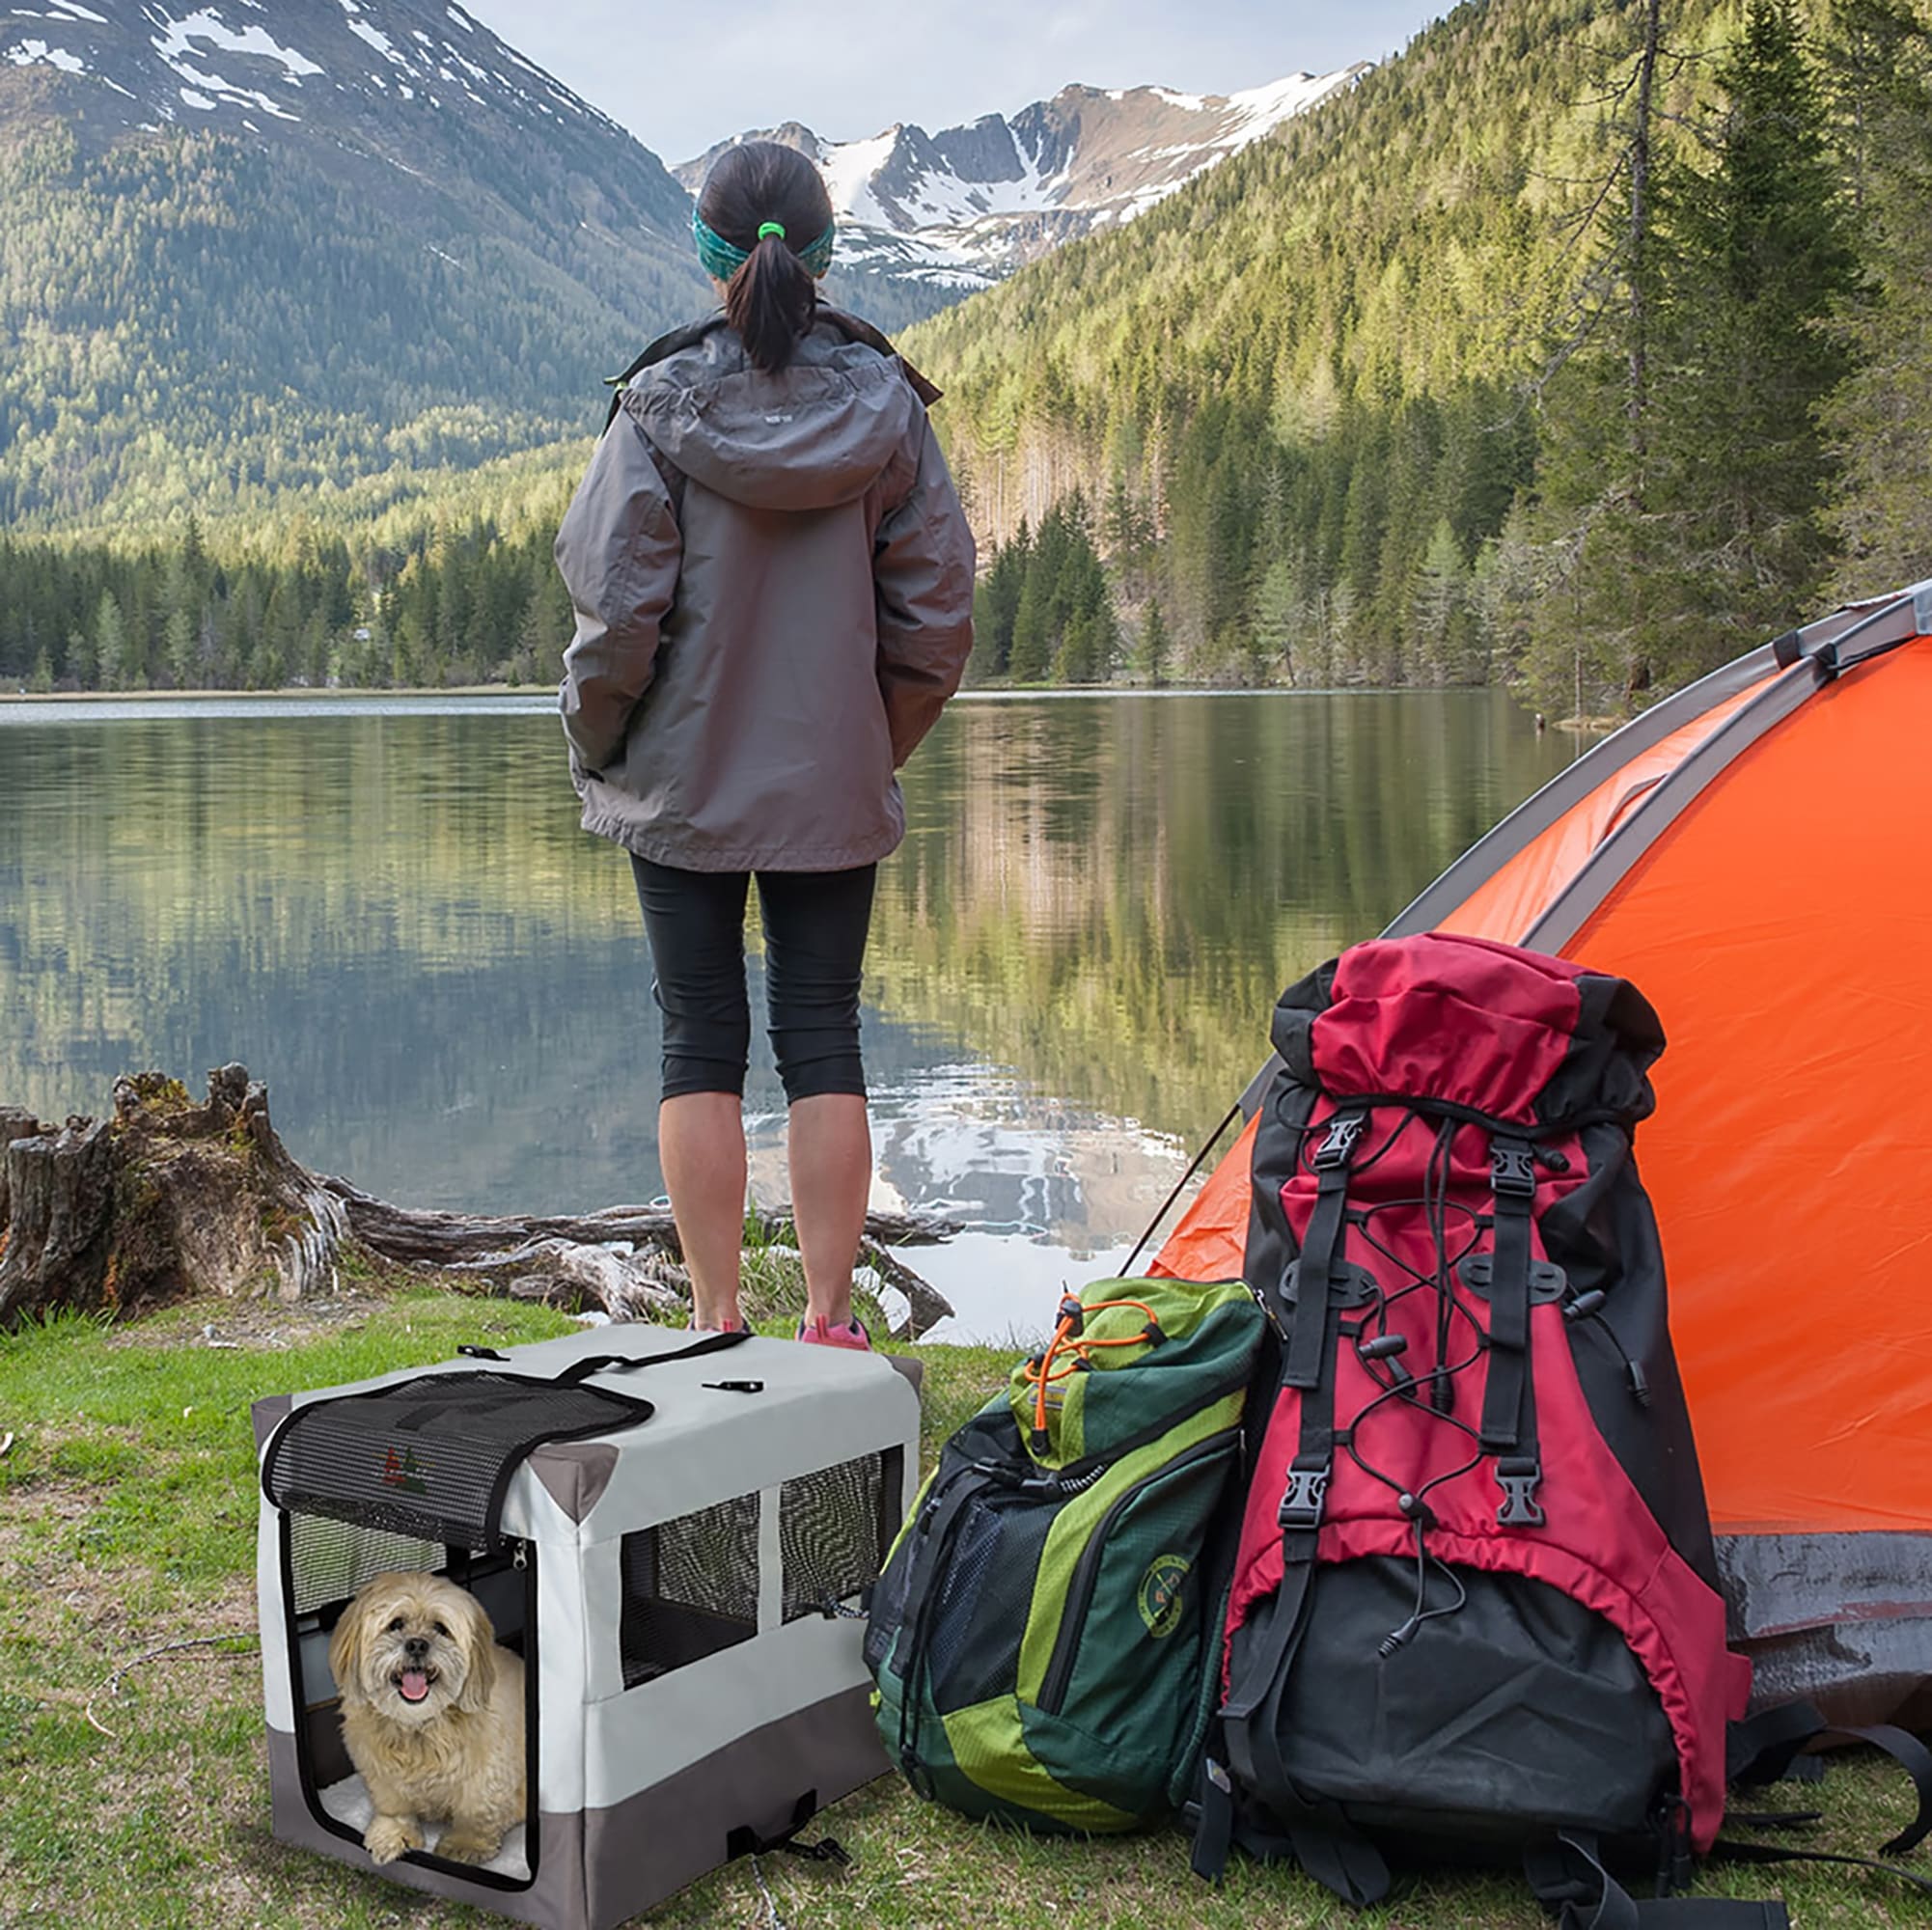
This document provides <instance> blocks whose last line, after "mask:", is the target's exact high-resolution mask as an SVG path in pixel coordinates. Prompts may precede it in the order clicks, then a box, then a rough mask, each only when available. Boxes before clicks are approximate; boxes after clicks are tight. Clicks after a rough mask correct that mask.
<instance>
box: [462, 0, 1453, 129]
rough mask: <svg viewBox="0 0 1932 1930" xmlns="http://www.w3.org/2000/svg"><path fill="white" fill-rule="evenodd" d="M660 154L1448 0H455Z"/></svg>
mask: <svg viewBox="0 0 1932 1930" xmlns="http://www.w3.org/2000/svg"><path fill="white" fill-rule="evenodd" d="M464 4H465V5H466V6H467V7H468V8H469V11H470V12H471V13H472V14H475V15H476V17H477V18H478V19H480V20H482V21H483V22H484V23H485V24H486V25H488V26H489V27H491V28H493V29H494V30H495V31H496V32H497V33H498V34H500V35H502V37H503V38H504V39H505V40H506V41H509V42H510V43H511V45H512V46H514V47H516V48H518V49H519V50H520V51H521V52H523V53H525V54H527V55H528V56H529V57H530V58H531V59H532V60H534V61H538V62H540V63H541V64H542V65H543V66H544V67H546V68H548V69H550V71H551V72H552V73H554V74H556V76H557V77H558V78H559V79H560V80H562V81H564V82H565V83H566V85H567V86H569V87H572V88H574V89H575V90H576V91H577V92H578V93H579V94H581V95H582V96H584V97H585V98H586V99H587V100H590V101H591V102H593V104H594V105H596V106H598V107H601V108H602V109H603V110H604V112H605V113H606V114H609V115H611V116H612V117H613V118H614V119H616V120H618V121H621V122H622V123H623V124H624V125H625V126H627V127H628V128H630V130H631V131H632V132H633V133H634V134H635V135H636V136H637V137H638V139H639V140H641V141H642V142H643V143H644V144H645V146H646V147H648V148H650V149H652V150H654V151H655V152H657V153H658V154H659V155H661V156H662V157H663V158H664V159H665V160H666V161H671V162H676V161H682V160H688V159H690V157H691V156H692V155H694V154H698V153H702V152H704V149H706V148H707V147H709V146H710V145H711V143H712V142H713V141H716V140H722V139H723V138H724V137H725V136H726V135H728V134H735V133H738V132H740V131H742V130H743V129H744V128H747V127H762V126H770V125H772V124H774V123H776V122H779V121H785V120H794V121H803V122H804V123H806V124H807V125H808V126H810V127H812V128H814V130H816V131H817V132H818V133H819V134H821V135H823V136H825V137H826V138H827V139H829V140H841V141H850V140H858V139H862V138H863V137H864V136H866V135H869V134H876V133H877V132H878V131H879V130H880V129H881V128H882V127H885V126H887V125H888V124H891V123H892V122H894V121H914V122H917V123H919V124H920V125H922V126H925V127H928V128H931V127H946V126H952V125H953V124H956V123H959V122H962V121H972V120H977V119H978V118H979V116H980V115H981V114H994V113H1000V114H1008V113H1011V112H1012V111H1013V110H1014V109H1016V108H1020V107H1024V106H1025V105H1026V104H1027V102H1028V101H1030V100H1038V99H1042V98H1044V97H1045V96H1048V95H1051V94H1054V93H1057V92H1058V91H1059V90H1060V89H1061V88H1062V87H1063V86H1065V85H1066V84H1067V83H1068V82H1069V81H1086V82H1088V83H1089V84H1090V85H1091V86H1094V87H1134V86H1139V85H1142V84H1143V83H1146V82H1154V83H1157V84H1159V85H1161V86H1165V87H1173V88H1179V89H1181V90H1182V91H1184V92H1186V93H1191V94H1230V93H1233V92H1234V91H1235V90H1237V89H1239V88H1244V87H1255V86H1258V85H1259V84H1260V83H1261V82H1262V81H1264V80H1276V79H1279V78H1280V77H1281V76H1282V75H1283V74H1288V73H1293V72H1295V71H1296V70H1297V69H1306V70H1308V71H1309V72H1311V73H1325V72H1328V71H1330V70H1331V69H1335V68H1338V67H1344V66H1346V65H1347V64H1348V62H1350V61H1354V60H1376V59H1380V58H1381V57H1383V56H1385V55H1387V54H1391V53H1394V52H1396V51H1398V50H1399V49H1400V48H1401V47H1402V45H1403V44H1404V43H1405V42H1406V41H1407V40H1408V39H1409V37H1410V35H1411V34H1413V33H1414V32H1415V31H1416V29H1417V28H1418V27H1420V26H1421V25H1422V24H1423V22H1424V21H1425V20H1427V19H1429V18H1431V17H1434V16H1435V15H1437V14H1441V13H1443V12H1444V11H1446V7H1447V4H1448V0H1440V3H1439V4H1436V5H1430V4H1427V0H1354V4H1351V5H1346V6H1337V5H1335V4H1334V3H1333V0H1327V4H1323V5H1316V4H1314V0H1274V4H1272V5H1271V4H1268V0H1213V4H1212V5H1205V6H1204V5H1202V4H1201V0H1181V4H1179V5H1176V4H1174V0H1032V4H1028V0H844V4H842V5H840V4H832V5H826V4H822V0H821V4H819V5H815V6H814V5H808V4H804V0H709V4H706V0H685V3H684V4H682V5H678V6H666V5H663V4H661V0H659V4H655V5H649V6H642V7H641V6H638V5H637V4H636V0H464Z"/></svg>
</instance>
